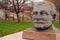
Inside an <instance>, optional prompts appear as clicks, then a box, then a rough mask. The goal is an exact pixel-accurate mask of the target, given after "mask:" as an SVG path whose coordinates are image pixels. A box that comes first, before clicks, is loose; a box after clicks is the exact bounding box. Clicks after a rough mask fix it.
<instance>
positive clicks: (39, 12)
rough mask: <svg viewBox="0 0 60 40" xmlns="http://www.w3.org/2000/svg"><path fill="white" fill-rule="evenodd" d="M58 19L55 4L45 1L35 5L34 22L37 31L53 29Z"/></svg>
mask: <svg viewBox="0 0 60 40" xmlns="http://www.w3.org/2000/svg"><path fill="white" fill-rule="evenodd" d="M55 17H56V8H55V6H54V4H53V3H51V2H47V1H43V2H38V3H34V7H33V16H32V20H33V23H34V28H35V29H36V30H47V29H51V28H52V25H53V23H54V20H55Z"/></svg>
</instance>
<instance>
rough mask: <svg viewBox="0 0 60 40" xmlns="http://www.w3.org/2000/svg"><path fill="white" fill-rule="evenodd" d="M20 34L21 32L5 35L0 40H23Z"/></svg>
mask: <svg viewBox="0 0 60 40" xmlns="http://www.w3.org/2000/svg"><path fill="white" fill-rule="evenodd" d="M22 33H23V32H18V33H14V34H11V35H7V36H4V37H1V38H0V40H25V39H22Z"/></svg>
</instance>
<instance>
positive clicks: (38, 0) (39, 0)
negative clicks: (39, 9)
mask: <svg viewBox="0 0 60 40" xmlns="http://www.w3.org/2000/svg"><path fill="white" fill-rule="evenodd" d="M32 1H34V2H42V1H44V0H32Z"/></svg>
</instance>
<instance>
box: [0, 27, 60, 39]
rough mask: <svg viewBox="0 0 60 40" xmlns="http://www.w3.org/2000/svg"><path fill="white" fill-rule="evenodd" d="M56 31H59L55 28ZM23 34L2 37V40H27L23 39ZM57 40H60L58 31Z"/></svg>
mask: <svg viewBox="0 0 60 40" xmlns="http://www.w3.org/2000/svg"><path fill="white" fill-rule="evenodd" d="M54 29H55V30H59V29H57V28H54ZM22 33H23V32H18V33H14V34H10V35H7V36H4V37H1V38H0V40H26V39H22ZM56 40H60V31H56Z"/></svg>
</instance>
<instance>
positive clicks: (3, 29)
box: [0, 21, 60, 37]
mask: <svg viewBox="0 0 60 40" xmlns="http://www.w3.org/2000/svg"><path fill="white" fill-rule="evenodd" d="M54 25H55V27H57V28H59V29H60V22H59V21H55V23H54ZM32 26H33V23H32V22H20V23H17V22H0V37H2V36H5V35H9V34H12V33H16V32H20V31H22V30H25V29H27V28H29V27H32Z"/></svg>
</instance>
